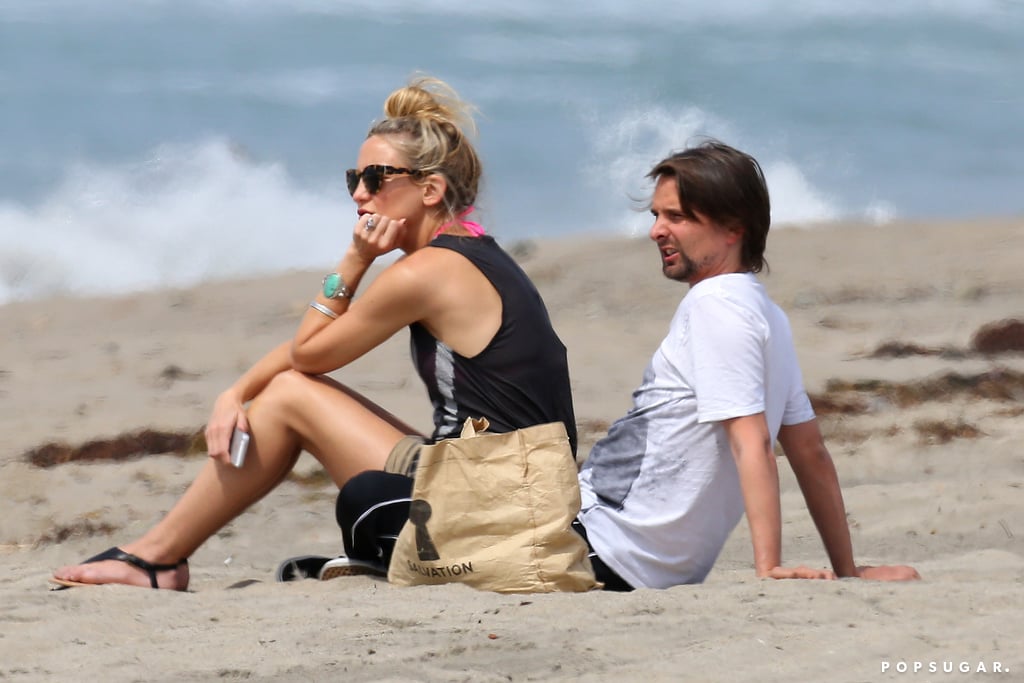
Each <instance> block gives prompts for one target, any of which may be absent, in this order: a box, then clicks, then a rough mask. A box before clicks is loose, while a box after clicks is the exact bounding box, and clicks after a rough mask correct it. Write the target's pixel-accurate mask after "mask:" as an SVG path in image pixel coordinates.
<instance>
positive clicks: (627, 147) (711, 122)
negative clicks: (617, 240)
mask: <svg viewBox="0 0 1024 683" xmlns="http://www.w3.org/2000/svg"><path fill="white" fill-rule="evenodd" d="M592 125H593V126H594V127H595V130H596V133H595V141H594V150H595V156H594V160H593V162H592V163H591V164H590V165H589V167H588V175H589V180H590V182H591V184H592V185H594V186H595V188H597V187H603V188H619V189H618V190H617V191H616V192H615V193H614V194H615V195H619V194H621V195H622V198H620V197H618V196H614V197H612V198H611V201H614V202H617V203H618V206H621V207H625V202H624V201H623V198H629V200H630V201H631V202H632V204H633V210H632V211H627V210H626V209H625V208H623V209H620V210H618V211H617V215H618V216H619V218H618V219H616V220H615V221H614V224H615V225H618V226H622V227H623V228H624V231H625V232H627V233H630V234H638V233H642V232H643V231H646V230H647V228H648V226H649V224H650V219H649V217H648V216H647V215H646V214H643V213H638V212H637V209H640V208H644V207H645V206H646V202H647V200H648V198H649V196H650V192H651V185H650V182H649V181H648V180H646V174H647V172H648V171H650V170H651V168H652V167H653V166H654V164H655V163H657V162H658V161H660V160H661V159H662V158H664V156H665V155H666V154H667V153H668V152H670V151H672V150H673V149H676V150H678V149H681V148H683V147H685V146H688V145H691V144H697V143H699V142H700V141H701V140H702V139H704V138H708V137H710V138H716V139H720V140H726V141H729V142H730V144H732V145H734V146H736V147H739V148H741V149H745V150H747V151H749V152H751V153H752V154H753V155H754V156H755V157H758V159H759V162H760V163H761V166H762V170H763V171H764V174H765V180H766V182H767V184H768V190H769V193H770V194H771V200H772V223H773V225H776V226H780V227H781V226H785V225H789V224H807V223H819V222H825V221H831V220H835V219H837V218H839V217H841V216H842V215H843V214H842V212H841V210H840V208H839V207H838V204H837V201H836V199H835V198H832V197H829V196H828V195H827V194H826V193H824V192H822V191H821V190H819V189H817V188H816V187H814V185H813V183H811V181H809V180H808V178H807V176H806V175H805V174H804V173H803V172H802V171H801V170H800V168H799V166H798V165H797V164H796V163H795V162H793V161H792V160H787V159H773V158H771V157H767V158H765V157H762V156H761V155H760V154H759V153H758V151H757V150H756V149H748V148H746V147H745V143H744V136H743V135H742V134H740V133H739V132H738V131H736V130H735V127H734V126H733V125H731V124H730V123H728V122H727V121H724V120H722V119H721V118H719V117H716V116H713V115H710V114H708V113H706V112H704V111H702V110H700V109H698V108H696V107H688V108H686V109H684V110H682V111H679V112H673V111H669V110H666V109H664V108H661V107H657V106H651V107H648V108H644V109H639V110H632V111H630V112H628V113H626V114H624V115H622V116H621V117H619V118H618V119H616V120H613V121H611V122H608V123H602V122H600V121H596V120H595V121H594V122H592ZM613 215H614V214H613Z"/></svg>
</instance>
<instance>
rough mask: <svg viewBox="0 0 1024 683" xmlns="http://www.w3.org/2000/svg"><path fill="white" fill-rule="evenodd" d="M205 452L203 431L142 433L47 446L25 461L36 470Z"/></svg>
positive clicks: (151, 431)
mask: <svg viewBox="0 0 1024 683" xmlns="http://www.w3.org/2000/svg"><path fill="white" fill-rule="evenodd" d="M205 451H206V438H205V437H204V435H203V431H202V430H199V431H197V432H164V431H158V430H154V429H143V430H140V431H137V432H130V433H127V434H121V435H119V436H115V437H113V438H110V439H97V440H94V441H88V442H86V443H84V444H82V445H81V446H71V445H69V444H66V443H52V442H51V443H48V444H44V445H42V446H39V447H38V448H35V449H33V450H31V451H28V452H27V453H25V455H24V458H25V460H27V461H28V462H30V463H32V464H33V465H35V466H36V467H44V468H46V467H54V466H56V465H62V464H64V463H68V462H96V461H118V460H129V459H132V458H138V457H141V456H143V455H150V454H159V453H176V454H178V455H192V454H194V453H203V452H205Z"/></svg>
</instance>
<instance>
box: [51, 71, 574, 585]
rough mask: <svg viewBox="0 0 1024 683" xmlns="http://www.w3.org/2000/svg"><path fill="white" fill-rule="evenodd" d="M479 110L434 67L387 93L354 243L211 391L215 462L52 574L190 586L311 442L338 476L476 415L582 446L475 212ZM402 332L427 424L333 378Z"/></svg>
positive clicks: (539, 341) (565, 385)
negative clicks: (553, 427) (124, 536)
mask: <svg viewBox="0 0 1024 683" xmlns="http://www.w3.org/2000/svg"><path fill="white" fill-rule="evenodd" d="M470 112H471V108H470V107H469V106H468V105H466V104H465V103H463V102H462V101H461V100H459V98H458V96H457V95H456V93H455V92H454V91H453V90H452V89H451V88H450V87H449V86H447V85H446V84H445V83H443V82H441V81H439V80H436V79H432V78H426V77H423V78H417V79H415V80H413V81H412V82H410V83H409V85H407V86H405V87H403V88H400V89H398V90H396V91H395V92H393V93H392V94H391V95H390V96H389V97H388V98H387V101H386V102H385V105H384V113H385V118H383V119H382V120H380V121H378V122H376V123H375V124H374V125H373V126H372V127H371V128H370V131H369V134H368V135H367V138H366V140H365V142H363V144H362V146H361V148H360V150H359V156H358V159H357V161H356V165H355V168H353V169H350V170H349V171H348V172H347V174H346V176H347V177H346V180H347V182H348V189H349V192H350V193H351V195H352V199H353V200H354V202H355V204H356V207H357V218H356V220H355V225H354V226H353V230H352V241H351V245H350V246H349V247H348V249H347V251H346V252H345V255H344V256H343V257H342V259H341V261H340V262H339V263H338V264H337V267H336V268H335V269H334V271H333V272H332V273H329V274H328V275H327V276H326V277H325V278H324V281H323V283H322V286H321V283H310V289H311V290H312V291H311V294H314V295H315V296H314V298H313V300H312V302H311V303H310V307H309V309H308V310H307V312H306V313H305V315H304V317H303V318H302V321H301V322H300V323H299V327H298V329H297V330H296V332H295V336H294V338H293V339H291V340H290V341H287V342H285V343H283V344H281V345H280V346H278V347H276V348H274V349H273V350H271V351H270V352H269V353H268V354H267V355H266V356H264V357H263V358H262V359H261V360H260V361H258V362H257V363H256V364H255V365H253V367H252V368H250V369H249V370H248V371H247V372H246V373H245V374H244V375H242V376H241V377H240V378H239V379H238V381H236V382H235V383H234V384H233V385H232V386H231V387H229V388H228V389H227V390H226V391H224V392H223V393H222V394H221V395H220V396H219V397H218V398H217V400H216V402H215V404H214V407H213V411H212V414H211V416H210V419H209V423H208V425H207V427H206V440H207V445H208V448H209V454H210V458H209V460H208V461H207V462H206V464H205V465H204V466H203V468H202V470H201V471H200V472H199V474H198V476H197V477H196V479H195V481H194V482H193V483H192V484H191V486H190V487H189V488H188V489H187V490H186V492H185V493H184V495H183V496H182V498H181V499H180V500H179V501H178V502H177V503H176V504H175V506H174V507H173V508H172V509H171V510H170V512H168V514H167V515H166V516H165V517H164V518H163V519H162V520H160V521H159V522H158V523H157V524H156V526H154V527H153V528H152V529H150V530H149V531H148V532H146V533H145V534H144V535H143V536H142V537H141V538H139V539H137V540H135V541H132V542H131V543H128V544H125V545H123V546H121V547H119V548H111V549H110V550H108V551H106V552H104V553H101V554H99V555H97V556H96V557H94V558H91V559H89V560H87V561H86V562H84V563H82V564H79V565H74V566H69V567H63V568H61V569H58V570H57V571H56V572H54V576H53V581H54V582H56V583H59V584H62V585H81V584H105V583H120V584H129V585H136V586H144V587H152V588H165V589H176V590H185V589H187V587H188V585H189V567H188V561H187V560H188V557H189V556H190V555H192V553H193V552H194V551H195V550H196V549H197V548H198V547H199V546H200V545H202V543H203V542H204V541H206V539H208V538H209V537H210V536H211V535H213V534H214V533H215V532H217V531H218V530H219V529H221V528H222V527H223V526H224V525H225V524H227V523H228V522H230V521H231V520H232V519H234V518H235V517H236V516H237V515H239V514H241V513H242V512H243V511H244V510H245V509H246V508H247V507H249V506H250V505H252V504H253V503H254V502H256V501H257V500H259V499H260V498H262V497H263V496H264V495H265V494H267V493H268V492H269V491H270V490H272V489H273V488H274V487H275V486H277V485H278V484H279V483H280V482H281V481H282V480H283V479H284V477H285V476H286V475H287V474H288V472H289V471H290V470H291V469H292V467H293V466H294V465H295V462H296V460H297V458H298V457H299V454H300V452H301V451H303V450H306V451H308V452H310V453H312V454H313V455H314V456H315V457H316V458H317V459H318V460H319V461H320V462H321V463H322V464H323V466H324V468H325V469H326V470H327V472H328V474H329V475H330V476H331V478H332V479H333V481H334V482H335V483H336V484H337V485H338V487H339V488H341V487H344V486H345V485H346V484H347V483H349V482H350V481H351V480H352V479H353V478H354V477H356V476H357V475H359V474H361V473H368V472H375V471H377V472H379V471H382V470H384V469H385V467H387V469H388V470H390V471H392V472H401V473H408V472H409V471H410V470H411V467H412V466H413V465H414V462H415V458H416V449H417V447H418V446H419V444H421V443H423V442H424V441H427V442H431V441H434V440H437V439H441V438H445V437H449V436H457V435H458V431H459V429H460V427H461V424H462V422H463V421H464V420H465V418H466V417H469V416H473V417H480V416H482V417H486V418H487V419H488V420H489V421H490V424H491V429H492V430H493V431H508V430H513V429H518V428H520V427H526V426H529V425H533V424H539V423H545V422H552V421H561V422H563V423H564V424H565V426H566V429H567V430H568V432H569V435H570V441H571V443H572V444H573V448H574V449H575V442H576V440H575V436H576V429H575V422H574V416H573V407H572V399H571V395H570V391H569V375H568V368H567V363H566V354H565V347H564V345H563V344H562V342H561V341H560V340H559V338H558V336H557V335H556V333H555V331H554V330H553V328H552V326H551V323H550V320H549V319H548V314H547V311H546V309H545V307H544V304H543V302H542V300H541V298H540V296H539V294H538V293H537V291H536V289H535V288H534V287H533V285H532V283H531V282H530V281H529V279H528V278H527V276H526V275H525V274H524V273H523V272H522V270H521V269H520V268H519V267H518V266H517V265H516V264H515V263H514V262H513V260H512V259H511V258H510V257H509V256H508V255H507V254H506V253H505V252H504V251H502V249H501V248H500V247H499V246H498V245H497V244H496V242H495V241H494V240H493V239H492V238H491V237H490V236H488V235H486V234H485V233H484V231H483V229H482V228H481V227H480V226H479V225H477V224H476V223H474V222H473V221H471V220H469V214H470V213H471V212H472V211H473V204H474V202H475V201H476V196H477V189H478V186H479V182H480V175H481V164H480V160H479V158H478V156H477V153H476V151H475V149H474V147H473V144H472V143H471V141H470V139H469V137H468V136H467V132H468V131H469V129H471V128H472V117H471V116H470ZM395 250H400V251H401V252H404V254H403V255H402V257H401V258H399V259H397V260H396V261H395V262H393V263H392V264H391V265H389V266H387V267H386V268H385V269H384V270H383V271H382V272H381V273H380V274H379V275H378V276H377V277H376V279H375V280H374V281H373V282H372V284H371V285H370V286H368V287H366V289H365V291H362V290H361V289H360V284H361V282H362V279H363V277H364V276H365V274H366V272H367V270H368V269H369V268H370V266H371V264H373V262H374V261H375V260H376V259H377V258H378V257H380V256H382V255H384V254H387V253H390V252H392V251H395ZM404 328H409V330H410V335H411V340H412V356H413V362H414V364H415V366H416V369H417V371H418V373H419V375H420V376H421V378H422V379H423V381H424V383H425V384H426V387H427V392H428V395H429V397H430V401H431V403H432V404H433V410H434V419H433V422H434V428H433V432H432V433H431V434H429V435H420V434H418V433H417V432H416V430H415V429H413V428H412V427H411V426H409V425H408V424H406V423H404V422H402V421H401V420H400V419H399V418H398V417H396V416H394V415H392V414H390V413H389V412H387V411H386V410H385V409H384V408H382V407H381V406H378V405H375V404H374V403H372V402H371V401H369V400H368V399H366V398H365V397H363V396H361V395H359V394H358V393H356V392H354V391H353V390H351V389H349V388H347V387H345V386H342V385H341V384H339V383H337V382H335V381H333V380H331V379H329V378H327V377H325V376H324V373H327V372H330V371H333V370H336V369H338V368H341V367H344V366H345V365H347V364H349V363H351V362H352V361H354V360H356V359H357V358H359V357H360V356H362V355H363V354H365V353H367V352H368V351H370V350H372V349H373V348H375V347H377V346H378V345H380V344H381V343H383V342H384V341H385V340H387V339H388V338H390V337H391V336H392V335H394V334H396V333H397V332H399V331H400V330H402V329H404ZM236 428H238V429H240V430H242V431H243V432H246V433H247V434H249V435H250V437H251V442H250V446H249V449H248V453H247V457H246V459H245V462H244V465H243V466H242V467H240V468H236V467H234V466H233V465H232V464H231V462H230V459H229V444H230V440H231V436H232V433H233V431H234V430H235V429H236ZM389 460H390V465H389ZM390 476H398V477H401V474H398V475H390ZM401 478H402V479H403V480H407V478H406V477H401ZM346 540H347V539H346Z"/></svg>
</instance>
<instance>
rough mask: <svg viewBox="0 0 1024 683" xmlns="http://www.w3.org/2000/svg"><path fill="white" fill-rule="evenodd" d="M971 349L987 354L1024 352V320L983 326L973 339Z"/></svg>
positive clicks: (1008, 320)
mask: <svg viewBox="0 0 1024 683" xmlns="http://www.w3.org/2000/svg"><path fill="white" fill-rule="evenodd" d="M971 348H972V349H973V350H975V351H977V352H978V353H987V354H992V353H1006V352H1008V351H1024V320H1016V319H1007V320H1000V321H998V322H994V323H989V324H987V325H983V326H982V327H980V328H978V331H977V332H975V333H974V337H972V338H971Z"/></svg>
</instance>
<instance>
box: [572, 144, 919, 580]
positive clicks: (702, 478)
mask: <svg viewBox="0 0 1024 683" xmlns="http://www.w3.org/2000/svg"><path fill="white" fill-rule="evenodd" d="M648 175H649V177H651V178H652V179H653V180H654V181H655V182H656V186H655V190H654V195H653V197H652V201H651V213H652V214H653V216H654V225H653V226H652V227H651V231H650V237H651V239H652V240H653V241H654V242H655V243H656V244H657V246H658V251H659V253H660V255H661V267H662V271H663V272H664V274H665V275H666V277H669V278H671V279H673V280H678V281H680V282H686V283H687V284H689V286H690V291H689V293H688V294H687V295H686V297H685V298H684V299H683V301H682V303H680V305H679V308H678V309H677V311H676V313H675V316H674V317H673V319H672V323H671V327H670V330H669V334H668V336H667V337H666V338H665V339H664V341H663V342H662V343H661V345H660V346H659V347H658V350H657V351H656V352H655V354H654V357H653V358H652V359H651V362H650V364H649V365H648V366H647V370H646V371H645V372H644V378H643V382H642V384H641V385H640V387H639V389H637V390H636V392H634V394H633V400H634V404H633V407H632V408H631V409H630V411H629V412H628V413H627V414H626V415H625V416H624V417H622V418H621V419H619V420H618V421H616V422H615V424H613V425H612V427H611V428H610V430H609V432H608V435H607V436H606V437H605V438H603V439H602V440H601V441H599V442H598V443H597V444H596V445H595V446H594V448H593V450H592V451H591V453H590V456H589V457H588V459H587V461H586V463H585V464H584V466H583V469H582V471H581V473H580V487H581V491H582V495H583V508H582V511H581V512H580V516H579V526H578V527H577V528H578V530H579V531H580V532H581V533H583V534H584V536H585V537H586V538H587V540H588V543H589V544H590V546H591V549H592V550H593V551H594V554H593V555H592V556H591V560H592V561H593V563H594V567H595V570H596V572H597V575H598V578H599V579H600V580H602V581H604V582H605V584H606V587H607V588H610V589H613V590H616V589H617V590H629V589H631V588H635V587H650V588H667V587H669V586H673V585H677V584H683V583H699V582H701V581H703V580H704V578H705V577H706V576H707V574H708V572H709V571H710V570H711V567H712V566H713V564H714V562H715V560H716V559H717V557H718V554H719V552H720V551H721V549H722V546H723V545H724V544H725V541H726V539H727V538H728V536H729V534H730V533H731V532H732V530H733V528H734V527H735V526H736V524H737V523H738V522H739V519H740V517H742V516H743V513H744V512H746V515H747V520H748V523H749V525H750V533H751V537H752V542H753V550H754V568H755V570H756V572H757V575H758V576H761V577H771V578H778V579H782V578H805V579H813V578H835V577H853V576H858V577H861V578H865V579H878V580H906V579H915V578H919V577H918V574H917V572H916V571H915V570H914V569H913V568H912V567H907V566H885V567H858V566H857V565H856V564H855V563H854V559H853V550H852V546H851V542H850V533H849V529H848V528H847V525H846V512H845V508H844V505H843V497H842V493H841V492H840V489H839V480H838V477H837V475H836V470H835V466H834V465H833V463H832V458H831V456H830V455H829V452H828V450H827V449H826V447H825V443H824V440H823V439H822V436H821V432H820V430H819V428H818V423H817V420H816V419H815V416H814V411H813V410H812V408H811V404H810V401H809V400H808V398H807V393H806V391H805V390H804V387H803V380H802V377H801V373H800V367H799V365H798V363H797V358H796V351H795V349H794V346H793V341H792V336H791V333H790V328H789V322H788V320H787V318H786V316H785V314H784V313H783V312H782V310H781V309H780V308H779V307H778V306H777V305H775V303H774V302H772V301H771V299H769V297H768V295H767V293H766V292H765V290H764V288H763V286H762V285H761V284H760V282H758V280H757V278H756V277H755V276H754V273H757V272H760V271H761V270H762V268H763V267H764V265H765V262H764V249H765V243H766V240H767V236H768V228H769V224H770V204H769V199H768V189H767V186H766V184H765V180H764V175H763V173H762V171H761V167H760V166H759V165H758V163H757V161H756V160H755V159H754V158H753V157H751V156H749V155H747V154H744V153H743V152H740V151H738V150H736V149H733V148H732V147H729V146H728V145H724V144H722V143H720V142H716V141H708V142H705V143H704V144H702V145H700V146H697V147H694V148H691V149H687V150H685V151H683V152H679V153H677V154H673V155H671V156H669V157H668V158H666V159H664V160H663V161H661V162H660V163H658V164H657V165H655V167H654V169H653V170H652V171H651V172H650V173H649V174H648ZM776 440H778V441H779V443H780V444H781V445H782V448H783V450H784V451H785V453H786V456H787V459H788V460H789V462H790V465H791V466H792V467H793V471H794V473H795V474H796V478H797V481H798V482H799V485H800V489H801V491H802V493H803V495H804V498H805V500H806V502H807V507H808V510H809V511H810V514H811V517H812V518H813V520H814V522H815V524H816V526H817V528H818V530H819V533H820V534H821V538H822V541H823V542H824V545H825V549H826V551H827V553H828V556H829V559H830V561H831V564H832V570H831V571H830V570H826V569H811V568H808V567H784V566H782V551H781V546H782V539H781V536H782V523H781V513H780V504H779V479H778V471H777V469H776V462H775V455H774V452H773V448H772V446H773V444H774V443H775V441H776ZM580 527H582V528H580Z"/></svg>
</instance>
